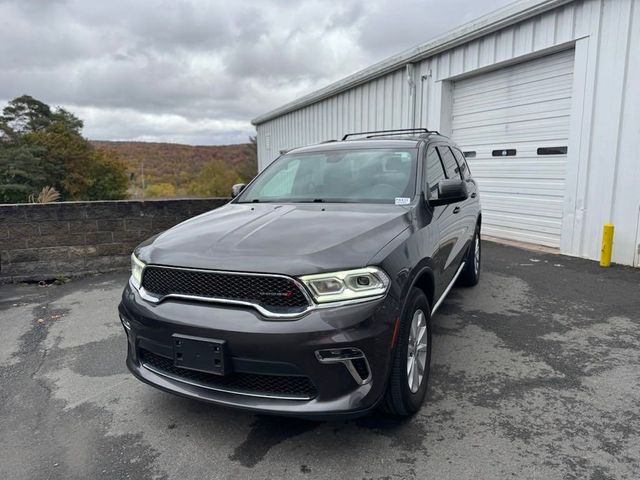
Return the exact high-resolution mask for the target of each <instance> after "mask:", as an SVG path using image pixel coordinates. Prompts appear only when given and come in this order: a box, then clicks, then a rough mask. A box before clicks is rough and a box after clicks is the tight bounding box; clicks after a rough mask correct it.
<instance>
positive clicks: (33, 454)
mask: <svg viewBox="0 0 640 480" xmlns="http://www.w3.org/2000/svg"><path fill="white" fill-rule="evenodd" d="M484 247H485V251H484V253H485V264H484V272H483V277H482V279H481V282H480V285H478V287H476V288H474V289H469V290H468V289H454V290H453V291H452V293H451V295H450V297H449V298H448V300H447V301H446V302H445V303H444V305H443V307H442V309H441V310H440V312H438V314H437V315H436V317H435V318H434V326H435V333H436V335H435V337H434V352H433V363H434V365H433V369H432V378H431V380H430V382H431V383H430V389H429V392H428V401H427V403H426V404H425V406H424V407H423V408H422V410H421V411H420V412H419V413H418V414H417V415H416V416H415V417H413V418H412V419H410V420H407V421H403V422H401V421H397V420H394V419H390V418H388V417H384V416H381V415H376V416H371V417H368V418H364V419H360V420H356V421H350V422H342V423H316V422H309V421H300V420H295V419H286V418H277V417H266V416H256V415H253V414H250V413H246V412H241V411H234V410H227V409H223V408H217V407H214V406H209V405H205V404H201V403H198V402H195V401H189V400H185V399H182V398H178V397H174V396H172V395H169V394H166V393H163V392H160V391H157V390H155V389H153V388H151V387H148V386H146V385H143V384H142V383H140V382H138V381H137V380H135V379H134V378H133V377H132V376H131V375H129V374H128V373H127V371H126V368H125V366H124V356H125V338H124V333H123V331H122V329H121V327H120V325H119V322H118V320H117V316H116V305H117V302H118V299H119V295H120V291H121V288H122V285H123V284H124V282H125V281H126V275H124V274H118V275H112V274H111V275H102V276H95V277H89V278H83V279H78V280H74V281H72V282H70V283H68V284H66V285H61V286H50V287H38V286H35V285H32V286H20V285H18V286H7V285H2V286H0V332H1V333H0V335H1V337H0V338H1V339H2V344H1V347H0V478H3V479H4V478H6V479H40V478H61V479H62V478H64V479H68V478H134V479H143V478H169V479H191V478H193V479H203V478H242V479H244V478H250V479H253V478H290V477H295V478H358V479H360V478H367V479H369V478H434V479H448V478H451V479H464V478H484V479H493V478H540V479H554V478H580V479H583V478H590V479H605V478H630V479H631V478H633V479H638V478H640V368H639V366H640V271H639V270H633V269H628V268H619V267H618V268H611V269H608V270H605V269H600V268H599V267H598V266H597V265H596V264H595V263H592V262H587V261H583V260H578V259H571V258H566V257H560V256H553V255H547V254H541V253H534V252H529V251H524V250H518V249H515V248H512V247H506V246H501V245H497V244H492V243H485V245H484Z"/></svg>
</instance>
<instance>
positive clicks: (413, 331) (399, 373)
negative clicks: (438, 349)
mask: <svg viewBox="0 0 640 480" xmlns="http://www.w3.org/2000/svg"><path fill="white" fill-rule="evenodd" d="M392 362H393V363H392V365H391V374H390V376H389V384H388V386H387V392H386V394H385V399H384V403H383V409H384V410H385V411H386V412H388V413H391V414H394V415H399V416H409V415H412V414H414V413H415V412H417V411H418V410H419V409H420V407H421V406H422V402H423V401H424V397H425V396H426V393H427V383H428V380H429V367H430V365H431V309H430V307H429V302H428V301H427V297H425V295H424V293H423V292H422V291H421V290H419V289H417V288H414V289H412V290H411V294H410V296H409V299H408V300H407V307H406V310H405V312H404V314H403V316H402V319H401V321H400V330H399V331H398V339H397V344H396V348H395V350H394V353H393V358H392Z"/></svg>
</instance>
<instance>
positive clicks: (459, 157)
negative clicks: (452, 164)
mask: <svg viewBox="0 0 640 480" xmlns="http://www.w3.org/2000/svg"><path fill="white" fill-rule="evenodd" d="M451 150H452V151H453V154H454V155H455V157H456V161H457V162H458V166H459V167H460V173H461V174H462V178H467V177H468V176H469V175H471V172H470V171H469V165H467V160H466V159H465V158H464V155H463V154H462V152H461V151H460V150H458V149H457V148H452V149H451Z"/></svg>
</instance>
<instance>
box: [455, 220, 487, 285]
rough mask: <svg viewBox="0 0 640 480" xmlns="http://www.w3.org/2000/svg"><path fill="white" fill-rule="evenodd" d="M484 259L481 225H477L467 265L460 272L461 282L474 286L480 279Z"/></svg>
mask: <svg viewBox="0 0 640 480" xmlns="http://www.w3.org/2000/svg"><path fill="white" fill-rule="evenodd" d="M481 261H482V243H481V242H480V225H477V226H476V232H475V234H474V235H473V240H472V241H471V245H469V251H468V252H467V255H466V257H465V260H464V262H465V265H464V269H463V270H462V273H461V274H460V284H461V285H464V286H466V287H473V286H474V285H477V284H478V281H479V280H480V267H481Z"/></svg>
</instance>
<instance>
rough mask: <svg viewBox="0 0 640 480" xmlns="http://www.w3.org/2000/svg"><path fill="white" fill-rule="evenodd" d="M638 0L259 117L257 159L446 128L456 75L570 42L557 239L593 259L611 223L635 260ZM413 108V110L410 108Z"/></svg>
mask: <svg viewBox="0 0 640 480" xmlns="http://www.w3.org/2000/svg"><path fill="white" fill-rule="evenodd" d="M639 31H640V2H638V1H635V0H584V1H582V0H576V1H574V2H572V3H569V4H566V5H564V6H562V7H559V8H556V9H554V10H551V11H549V12H546V13H544V14H541V15H538V16H536V17H533V18H531V19H529V20H525V21H522V22H520V23H517V24H515V25H512V26H509V27H506V28H504V29H502V30H500V31H498V32H495V33H492V34H489V35H486V36H484V37H482V38H479V39H477V40H474V41H470V42H468V43H466V44H464V45H461V46H459V47H456V48H453V49H451V50H448V51H445V52H443V53H440V54H438V55H435V56H432V57H430V58H427V59H425V60H422V61H420V62H418V63H416V64H415V65H414V69H413V72H414V74H413V81H414V83H415V85H416V91H415V95H411V94H410V93H411V92H410V88H409V82H408V79H407V70H405V69H404V68H401V69H398V70H397V71H395V72H393V73H390V74H387V75H385V76H383V77H380V78H378V79H375V80H372V81H369V82H368V83H366V84H363V85H360V86H357V87H354V88H352V89H350V90H348V91H346V92H342V93H340V94H337V95H335V96H333V97H330V98H327V99H325V100H321V101H319V102H317V103H316V104H313V105H310V106H308V107H304V108H301V109H299V110H298V111H295V112H291V113H288V114H286V115H283V116H281V117H278V118H275V119H273V120H270V121H267V122H265V123H263V124H260V125H258V126H257V130H258V154H259V161H260V167H261V168H264V167H265V166H266V165H268V164H269V163H270V162H271V161H273V159H274V158H276V157H277V156H278V153H279V151H280V150H282V149H288V148H292V147H296V146H301V145H307V144H312V143H317V142H320V141H323V140H328V139H332V138H339V137H341V136H342V135H343V134H344V133H346V132H349V131H358V130H370V129H379V128H403V127H408V126H412V125H413V124H415V125H416V126H428V127H429V128H434V129H438V130H440V131H442V132H443V133H445V134H448V133H450V132H451V113H452V112H451V99H452V86H453V83H454V82H455V81H456V80H458V79H460V78H465V77H467V76H472V75H480V74H482V73H483V72H485V71H489V70H492V69H496V68H501V67H503V66H505V65H509V64H513V63H518V62H522V61H527V60H529V59H531V58H535V57H537V56H541V55H545V54H547V53H550V52H555V51H559V50H564V49H567V48H574V49H575V72H574V81H573V82H574V83H573V92H574V95H573V98H572V107H571V121H570V135H569V153H568V157H567V172H566V194H565V198H564V206H563V218H562V235H561V237H562V238H561V244H560V249H561V251H562V252H563V253H567V254H571V255H577V256H583V257H588V258H593V259H596V258H598V255H599V240H600V234H601V228H602V224H603V223H605V222H609V221H611V222H613V223H615V225H616V236H615V242H614V255H613V257H614V261H616V262H620V263H626V264H634V263H636V264H640V253H639V252H638V243H639V242H640V188H638V185H640V162H638V160H637V156H638V154H637V139H638V138H639V137H640V118H639V115H640V113H639V112H640V89H639V88H637V79H638V78H640V55H639V54H638V52H637V47H636V46H637V45H638V44H639V42H640V32H639ZM414 111H415V118H412V112H414Z"/></svg>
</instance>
